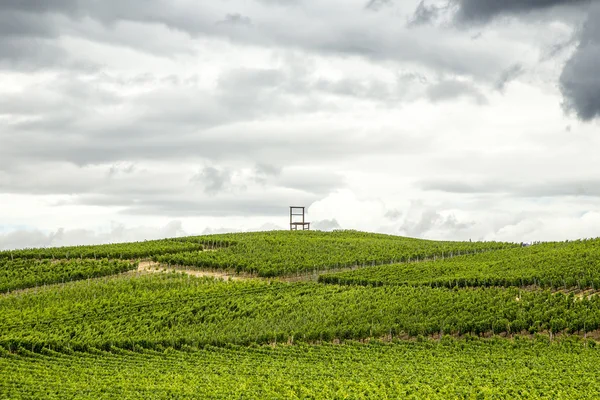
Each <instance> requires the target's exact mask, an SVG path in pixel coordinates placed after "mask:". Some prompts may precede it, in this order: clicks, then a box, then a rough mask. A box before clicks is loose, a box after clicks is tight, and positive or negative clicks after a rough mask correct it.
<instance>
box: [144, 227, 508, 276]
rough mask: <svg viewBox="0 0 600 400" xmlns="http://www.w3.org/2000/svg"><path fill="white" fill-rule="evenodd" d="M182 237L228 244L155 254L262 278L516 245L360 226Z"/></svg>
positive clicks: (165, 259)
mask: <svg viewBox="0 0 600 400" xmlns="http://www.w3.org/2000/svg"><path fill="white" fill-rule="evenodd" d="M183 240H188V241H197V242H200V243H203V244H205V245H208V246H209V247H211V246H213V245H214V246H217V247H225V246H224V245H226V246H227V247H226V248H221V249H219V250H217V251H205V252H189V253H170V254H167V255H163V256H155V257H153V259H154V260H155V261H159V262H162V263H167V264H172V265H186V266H193V267H196V268H200V269H218V270H231V271H236V272H247V273H252V274H257V275H258V276H262V277H272V276H278V275H291V274H296V273H302V272H307V271H321V270H328V269H337V268H348V267H353V266H375V265H381V264H390V263H395V262H407V261H417V260H423V259H426V258H434V257H441V256H442V255H446V256H450V255H458V254H471V253H478V252H483V251H489V250H495V249H501V248H509V247H514V246H515V245H514V244H510V243H498V242H474V243H470V242H440V241H430V240H422V239H412V238H405V237H400V236H391V235H381V234H373V233H365V232H357V231H335V232H319V231H300V232H290V231H274V232H256V233H244V234H227V235H211V236H198V237H189V238H185V239H183ZM211 243H212V245H211Z"/></svg>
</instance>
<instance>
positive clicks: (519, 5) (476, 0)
mask: <svg viewBox="0 0 600 400" xmlns="http://www.w3.org/2000/svg"><path fill="white" fill-rule="evenodd" d="M454 2H455V4H457V6H458V7H459V8H458V12H457V15H456V17H457V19H458V20H460V21H475V22H487V21H489V20H491V19H493V18H495V17H498V16H501V15H511V14H513V15H514V14H519V13H528V12H532V11H536V10H546V9H549V8H552V7H556V6H570V5H581V4H589V3H590V0H503V1H498V0H454Z"/></svg>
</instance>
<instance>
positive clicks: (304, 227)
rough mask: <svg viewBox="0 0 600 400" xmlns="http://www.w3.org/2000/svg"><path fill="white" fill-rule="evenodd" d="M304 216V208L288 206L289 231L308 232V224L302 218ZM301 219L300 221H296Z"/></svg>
mask: <svg viewBox="0 0 600 400" xmlns="http://www.w3.org/2000/svg"><path fill="white" fill-rule="evenodd" d="M305 215H306V210H305V207H300V206H290V230H291V231H299V230H300V231H309V230H310V222H306V221H305V220H304V217H305ZM294 217H301V218H302V220H301V221H298V219H299V218H294Z"/></svg>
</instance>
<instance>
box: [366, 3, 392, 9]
mask: <svg viewBox="0 0 600 400" xmlns="http://www.w3.org/2000/svg"><path fill="white" fill-rule="evenodd" d="M391 2H392V0H369V1H368V2H367V4H365V8H366V9H367V10H372V11H379V10H380V9H381V8H382V7H383V6H387V5H389V4H391Z"/></svg>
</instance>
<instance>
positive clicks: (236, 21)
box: [217, 13, 252, 26]
mask: <svg viewBox="0 0 600 400" xmlns="http://www.w3.org/2000/svg"><path fill="white" fill-rule="evenodd" d="M217 23H218V24H225V25H246V26H249V25H252V20H251V19H250V18H249V17H245V16H243V15H242V14H238V13H234V14H227V15H226V16H225V19H223V20H222V21H219V22H217Z"/></svg>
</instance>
